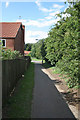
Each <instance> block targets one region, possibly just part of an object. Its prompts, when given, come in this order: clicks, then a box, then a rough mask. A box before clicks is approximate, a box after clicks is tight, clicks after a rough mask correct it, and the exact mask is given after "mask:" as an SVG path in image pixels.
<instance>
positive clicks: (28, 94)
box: [3, 63, 34, 118]
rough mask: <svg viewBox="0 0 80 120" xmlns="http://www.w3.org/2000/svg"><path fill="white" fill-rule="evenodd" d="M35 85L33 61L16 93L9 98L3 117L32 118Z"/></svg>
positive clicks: (19, 82) (20, 81) (17, 86)
mask: <svg viewBox="0 0 80 120" xmlns="http://www.w3.org/2000/svg"><path fill="white" fill-rule="evenodd" d="M33 87H34V63H31V64H30V66H29V68H28V70H27V71H26V72H25V74H24V78H22V79H20V80H19V81H18V84H17V85H16V88H15V92H14V94H13V95H12V96H11V97H10V99H9V100H8V103H7V104H6V107H5V108H4V110H3V118H5V117H6V118H31V102H32V94H33ZM4 111H5V112H4Z"/></svg>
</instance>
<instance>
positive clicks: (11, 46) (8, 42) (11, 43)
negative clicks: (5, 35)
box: [6, 39, 14, 50]
mask: <svg viewBox="0 0 80 120" xmlns="http://www.w3.org/2000/svg"><path fill="white" fill-rule="evenodd" d="M6 48H8V49H11V50H14V39H6Z"/></svg>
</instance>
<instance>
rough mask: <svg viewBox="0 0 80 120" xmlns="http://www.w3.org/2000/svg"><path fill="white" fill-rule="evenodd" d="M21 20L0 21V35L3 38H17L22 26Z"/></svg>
mask: <svg viewBox="0 0 80 120" xmlns="http://www.w3.org/2000/svg"><path fill="white" fill-rule="evenodd" d="M21 24H22V23H21V22H1V23H0V30H2V33H1V32H0V37H2V38H15V37H16V34H17V32H18V30H19V28H20V25H21Z"/></svg>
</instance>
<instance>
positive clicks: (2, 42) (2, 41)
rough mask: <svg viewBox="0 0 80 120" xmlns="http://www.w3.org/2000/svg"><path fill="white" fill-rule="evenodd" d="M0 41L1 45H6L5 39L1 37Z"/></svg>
mask: <svg viewBox="0 0 80 120" xmlns="http://www.w3.org/2000/svg"><path fill="white" fill-rule="evenodd" d="M0 41H1V44H2V46H3V47H6V39H1V40H0Z"/></svg>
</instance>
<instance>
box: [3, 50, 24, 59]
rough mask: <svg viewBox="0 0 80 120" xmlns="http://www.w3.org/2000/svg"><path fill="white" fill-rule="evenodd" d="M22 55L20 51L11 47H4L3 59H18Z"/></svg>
mask: <svg viewBox="0 0 80 120" xmlns="http://www.w3.org/2000/svg"><path fill="white" fill-rule="evenodd" d="M21 57H22V55H21V53H20V52H19V51H16V50H15V51H11V50H10V49H7V50H4V49H2V59H16V58H21Z"/></svg>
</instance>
